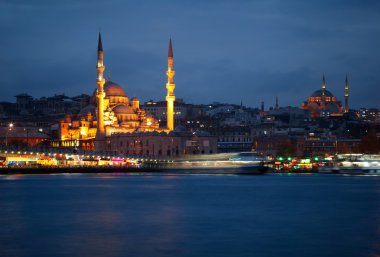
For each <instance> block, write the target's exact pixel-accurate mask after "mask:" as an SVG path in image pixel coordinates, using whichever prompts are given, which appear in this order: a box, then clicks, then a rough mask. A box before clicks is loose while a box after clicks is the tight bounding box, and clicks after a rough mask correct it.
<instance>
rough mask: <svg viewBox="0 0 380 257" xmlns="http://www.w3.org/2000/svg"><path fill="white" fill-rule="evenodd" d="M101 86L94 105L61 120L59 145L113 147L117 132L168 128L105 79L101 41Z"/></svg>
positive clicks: (99, 44) (121, 89)
mask: <svg viewBox="0 0 380 257" xmlns="http://www.w3.org/2000/svg"><path fill="white" fill-rule="evenodd" d="M96 69H97V72H98V77H97V79H96V83H97V89H96V90H95V92H94V93H93V96H92V98H91V100H90V105H88V106H86V107H84V108H83V109H81V111H80V112H79V114H78V115H77V117H75V118H71V117H70V116H66V118H65V119H63V120H61V121H60V122H59V128H58V137H59V138H58V141H55V142H52V145H53V146H55V147H76V148H80V149H84V150H98V151H103V150H110V146H109V142H110V141H109V140H107V139H109V137H111V135H112V134H114V133H128V132H135V131H139V132H148V131H160V132H161V131H164V130H165V129H160V128H159V123H158V120H157V119H156V118H154V117H153V116H152V115H151V114H149V113H147V112H145V111H144V110H142V109H140V103H139V99H138V98H136V97H133V98H132V99H129V98H128V96H127V94H126V93H125V92H124V90H123V88H122V87H121V86H120V85H118V84H117V83H115V82H112V81H110V80H108V81H107V82H106V81H105V78H104V70H105V66H104V64H103V44H102V38H101V35H100V33H99V40H98V62H97V67H96Z"/></svg>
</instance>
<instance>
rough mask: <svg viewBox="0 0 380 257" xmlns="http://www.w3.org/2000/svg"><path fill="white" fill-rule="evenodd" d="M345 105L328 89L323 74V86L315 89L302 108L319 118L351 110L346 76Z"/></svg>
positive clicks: (312, 116)
mask: <svg viewBox="0 0 380 257" xmlns="http://www.w3.org/2000/svg"><path fill="white" fill-rule="evenodd" d="M344 97H345V106H343V105H342V102H341V101H338V99H337V98H336V97H335V96H334V95H333V94H332V93H331V92H330V91H329V90H327V89H326V80H325V76H324V75H323V78H322V88H321V89H319V90H317V91H315V92H314V93H313V94H312V95H311V96H310V97H309V98H308V99H307V101H304V102H303V103H302V105H301V109H303V110H307V111H309V112H310V116H311V118H318V117H323V116H340V115H343V114H344V113H346V112H348V111H349V106H348V97H349V95H348V79H347V76H346V80H345V86H344Z"/></svg>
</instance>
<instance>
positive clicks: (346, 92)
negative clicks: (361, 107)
mask: <svg viewBox="0 0 380 257" xmlns="http://www.w3.org/2000/svg"><path fill="white" fill-rule="evenodd" d="M344 102H345V105H344V112H348V111H349V107H348V78H347V74H346V81H345V83H344Z"/></svg>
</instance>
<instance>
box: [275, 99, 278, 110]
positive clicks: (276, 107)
mask: <svg viewBox="0 0 380 257" xmlns="http://www.w3.org/2000/svg"><path fill="white" fill-rule="evenodd" d="M274 108H275V109H276V110H277V109H278V96H276V106H275V107H274Z"/></svg>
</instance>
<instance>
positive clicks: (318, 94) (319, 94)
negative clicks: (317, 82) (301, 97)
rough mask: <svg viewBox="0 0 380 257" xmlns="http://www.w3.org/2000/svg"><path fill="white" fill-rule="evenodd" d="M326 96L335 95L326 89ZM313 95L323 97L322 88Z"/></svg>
mask: <svg viewBox="0 0 380 257" xmlns="http://www.w3.org/2000/svg"><path fill="white" fill-rule="evenodd" d="M325 96H331V97H334V95H333V94H332V93H331V92H330V91H328V90H325ZM311 97H322V89H319V90H317V91H315V92H314V93H313V94H312V95H311Z"/></svg>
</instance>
